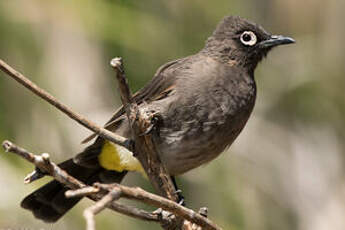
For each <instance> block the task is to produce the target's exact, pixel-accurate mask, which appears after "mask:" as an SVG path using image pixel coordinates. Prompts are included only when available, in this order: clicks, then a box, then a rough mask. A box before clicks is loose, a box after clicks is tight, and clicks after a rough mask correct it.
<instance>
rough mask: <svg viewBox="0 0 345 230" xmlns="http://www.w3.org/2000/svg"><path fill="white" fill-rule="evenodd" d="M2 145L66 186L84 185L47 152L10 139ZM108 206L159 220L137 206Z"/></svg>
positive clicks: (139, 216) (148, 218)
mask: <svg viewBox="0 0 345 230" xmlns="http://www.w3.org/2000/svg"><path fill="white" fill-rule="evenodd" d="M2 146H3V148H4V150H5V151H6V152H11V153H14V154H16V155H18V156H20V157H22V158H24V159H25V160H27V161H29V162H30V163H32V164H33V165H35V166H36V167H37V168H38V169H39V170H40V171H41V172H42V173H44V174H45V175H50V176H52V177H53V178H54V179H55V180H57V181H59V182H60V183H62V184H64V185H66V186H67V187H69V188H71V189H78V188H84V187H86V185H85V184H84V183H83V182H81V181H79V180H77V179H76V178H74V177H72V176H70V175H69V174H68V173H67V172H66V171H64V170H62V169H61V168H60V167H59V166H57V165H56V164H55V163H53V162H51V161H50V159H49V154H47V153H43V154H42V155H41V156H39V155H34V154H33V153H30V152H28V151H27V150H25V149H23V148H20V147H18V146H16V145H15V144H13V143H11V142H10V141H4V142H3V143H2ZM103 196H104V194H101V193H94V194H90V195H89V196H88V197H89V198H90V199H92V200H94V201H98V200H100V199H101V198H102V197H103ZM108 208H109V209H111V210H113V211H116V212H119V213H122V214H124V215H127V216H130V217H135V218H138V219H141V220H146V221H154V222H158V221H159V219H158V216H157V215H155V214H152V213H149V212H146V211H144V210H141V209H138V208H134V207H129V206H125V205H121V204H118V203H115V202H113V203H111V204H110V205H109V206H108Z"/></svg>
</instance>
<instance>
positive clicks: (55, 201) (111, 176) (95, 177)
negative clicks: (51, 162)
mask: <svg viewBox="0 0 345 230" xmlns="http://www.w3.org/2000/svg"><path fill="white" fill-rule="evenodd" d="M59 166H60V167H61V168H62V169H64V170H65V171H67V172H68V173H69V174H70V175H72V176H74V177H75V178H77V179H79V180H81V181H83V182H84V183H86V184H92V183H94V182H96V181H100V182H108V183H109V182H117V183H120V182H121V180H122V179H123V177H124V176H125V175H126V172H121V173H119V172H115V171H112V172H109V171H107V170H105V169H103V168H97V169H95V168H92V169H91V168H86V167H83V166H80V165H77V164H75V163H74V162H73V160H72V159H70V160H67V161H65V162H63V163H61V164H60V165H59ZM104 175H106V177H105V178H103V177H104ZM104 179H107V180H104ZM67 190H68V188H67V187H65V186H64V185H62V184H61V183H59V182H58V181H56V180H53V181H51V182H49V183H47V184H46V185H44V186H42V187H41V188H39V189H38V190H36V191H34V192H33V193H31V194H30V195H28V196H27V197H25V198H24V199H23V201H22V202H21V207H23V208H24V209H27V210H30V211H31V212H32V213H33V215H34V216H35V217H36V218H37V219H41V220H43V221H45V222H56V221H57V220H59V219H60V218H61V217H62V216H63V215H64V214H65V213H66V212H67V211H68V210H70V209H71V208H72V207H73V206H74V205H76V204H77V203H78V202H79V201H80V199H81V198H66V197H65V192H66V191H67Z"/></svg>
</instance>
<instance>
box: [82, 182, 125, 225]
mask: <svg viewBox="0 0 345 230" xmlns="http://www.w3.org/2000/svg"><path fill="white" fill-rule="evenodd" d="M120 196H121V190H119V189H114V190H112V191H111V192H109V193H108V194H107V195H105V196H104V197H103V198H102V199H100V200H99V201H97V202H96V203H95V204H94V205H92V206H91V207H89V208H87V209H85V211H84V217H85V219H86V226H87V227H86V229H87V230H95V229H96V224H95V218H94V217H95V215H96V214H98V213H99V212H101V211H102V210H103V209H105V208H106V207H107V206H109V205H110V203H112V202H113V201H114V200H117V199H119V198H120Z"/></svg>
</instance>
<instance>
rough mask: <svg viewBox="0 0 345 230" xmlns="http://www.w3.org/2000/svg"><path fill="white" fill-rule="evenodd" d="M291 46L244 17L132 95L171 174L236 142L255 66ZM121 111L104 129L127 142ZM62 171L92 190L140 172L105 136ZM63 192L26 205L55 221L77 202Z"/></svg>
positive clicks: (226, 22)
mask: <svg viewBox="0 0 345 230" xmlns="http://www.w3.org/2000/svg"><path fill="white" fill-rule="evenodd" d="M293 42H294V40H293V39H291V38H289V37H283V36H276V35H271V34H270V33H268V32H266V31H265V30H264V29H263V28H262V27H260V26H259V25H256V24H254V23H251V22H249V21H247V20H245V19H242V18H240V17H234V16H229V17H225V18H224V19H223V20H222V21H221V22H220V23H219V25H218V26H217V28H216V30H215V31H214V32H213V34H212V36H211V37H209V38H208V40H207V41H206V45H205V47H204V48H203V49H202V50H201V51H200V52H198V53H196V54H194V55H191V56H188V57H185V58H182V59H178V60H175V61H171V62H169V63H167V64H165V65H163V66H161V67H160V68H159V69H158V71H157V72H156V74H155V75H154V77H153V79H152V80H151V81H150V82H149V83H148V84H147V85H146V86H145V87H144V88H142V89H141V90H139V91H138V92H137V93H136V94H135V95H134V101H135V102H136V103H137V104H138V105H139V106H143V107H146V108H147V109H148V110H153V111H156V112H158V113H159V114H160V117H161V119H162V122H160V124H159V126H158V127H157V128H158V129H159V135H158V136H157V137H155V139H154V141H155V143H156V146H157V149H158V151H159V154H160V158H161V160H162V162H163V163H164V164H165V165H166V167H167V169H168V172H169V173H170V174H171V175H179V174H182V173H184V172H187V171H189V170H191V169H193V168H196V167H198V166H200V165H202V164H204V163H206V162H209V161H211V160H212V159H214V158H216V157H217V156H218V155H219V154H220V153H221V152H223V151H224V150H225V149H226V148H227V147H229V146H230V145H231V144H232V143H233V141H234V140H235V139H236V137H237V136H238V134H239V133H240V132H241V130H242V129H243V127H244V126H245V124H246V122H247V120H248V118H249V116H250V114H251V112H252V110H253V107H254V103H255V98H256V85H255V81H254V69H255V67H256V66H257V64H258V63H259V62H260V60H261V59H262V58H263V57H265V56H266V54H267V53H268V51H269V50H271V49H272V47H275V46H278V45H283V44H289V43H293ZM124 112H125V111H124V109H123V108H122V107H121V108H120V109H118V110H117V112H116V113H115V115H114V116H113V117H112V118H111V119H110V121H109V122H108V123H107V124H106V125H105V127H106V128H107V129H109V130H111V131H113V132H116V133H117V134H119V135H122V136H124V137H129V133H130V129H129V124H128V121H127V118H126V115H125V114H124ZM90 139H91V138H89V139H88V140H90ZM60 167H61V168H63V169H64V170H66V171H67V172H68V173H69V174H71V175H72V176H74V177H76V178H77V179H79V180H81V181H83V182H85V183H87V184H92V183H93V182H96V181H99V182H103V183H110V182H118V183H119V182H121V180H122V178H123V177H124V176H125V174H126V173H127V172H128V171H141V172H143V170H142V168H141V165H140V163H139V162H138V160H137V159H136V158H134V157H133V156H132V153H131V152H129V151H128V150H126V149H125V148H123V147H120V146H117V145H114V144H113V143H110V142H108V141H105V140H104V139H102V138H101V137H97V139H96V140H95V142H94V143H93V144H91V145H90V146H89V147H87V148H86V149H85V150H84V151H83V152H82V153H80V154H78V155H77V156H76V157H75V158H73V159H70V160H67V161H65V162H63V163H61V164H60ZM66 190H67V188H66V187H64V186H63V185H62V184H60V183H59V182H57V181H55V180H53V181H52V182H50V183H48V184H46V185H44V186H43V187H41V188H40V189H38V190H36V191H35V192H33V193H32V194H30V195H29V196H27V197H26V198H25V199H24V200H23V201H22V203H21V205H22V207H23V208H26V209H28V210H31V211H32V212H33V214H34V215H35V217H36V218H38V219H42V220H44V221H46V222H55V221H57V220H58V219H59V218H60V217H61V216H63V215H64V214H65V213H66V212H67V211H68V210H69V209H70V208H72V207H73V206H74V205H75V204H76V203H77V202H78V201H79V200H80V198H73V199H67V198H66V197H65V195H64V193H65V191H66Z"/></svg>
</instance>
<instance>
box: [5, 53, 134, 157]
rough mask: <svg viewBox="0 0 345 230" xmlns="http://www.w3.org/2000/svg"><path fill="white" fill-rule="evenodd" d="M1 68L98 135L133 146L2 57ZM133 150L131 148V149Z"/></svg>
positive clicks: (120, 143)
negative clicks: (86, 116) (35, 81)
mask: <svg viewBox="0 0 345 230" xmlns="http://www.w3.org/2000/svg"><path fill="white" fill-rule="evenodd" d="M0 69H1V70H2V71H3V72H4V73H6V74H7V75H9V76H10V77H12V78H13V79H14V80H16V81H17V82H19V83H20V84H22V85H23V86H25V87H26V88H27V89H29V90H30V91H32V92H33V93H35V94H36V95H37V96H39V97H41V98H42V99H44V100H45V101H47V102H49V103H50V104H51V105H53V106H55V107H56V108H57V109H59V110H60V111H61V112H63V113H64V114H66V115H67V116H69V117H70V118H72V119H73V120H75V121H77V122H78V123H79V124H81V125H83V126H84V127H86V128H88V129H90V130H92V131H93V132H95V133H96V134H97V135H99V136H101V137H103V138H105V139H107V140H109V141H112V142H114V143H116V144H119V145H121V146H124V147H126V148H128V149H130V148H131V145H130V143H129V141H128V140H127V139H126V138H124V137H122V136H119V135H117V134H115V133H112V132H110V131H108V130H106V129H104V128H101V127H99V126H97V125H96V124H95V123H94V122H92V121H89V120H88V119H86V118H85V117H84V116H82V115H81V114H78V113H76V112H74V111H73V110H72V109H71V108H69V107H68V106H66V105H64V104H62V103H61V102H60V101H58V100H57V99H56V98H55V97H54V96H52V95H51V94H49V93H48V92H46V91H45V90H43V89H41V88H40V87H38V86H37V85H36V84H35V83H33V82H32V81H30V80H29V79H28V78H26V77H25V76H24V75H23V74H21V73H19V72H18V71H16V70H15V69H13V68H12V67H11V66H9V65H8V64H7V63H5V62H4V61H3V60H1V59H0ZM130 150H131V149H130Z"/></svg>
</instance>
